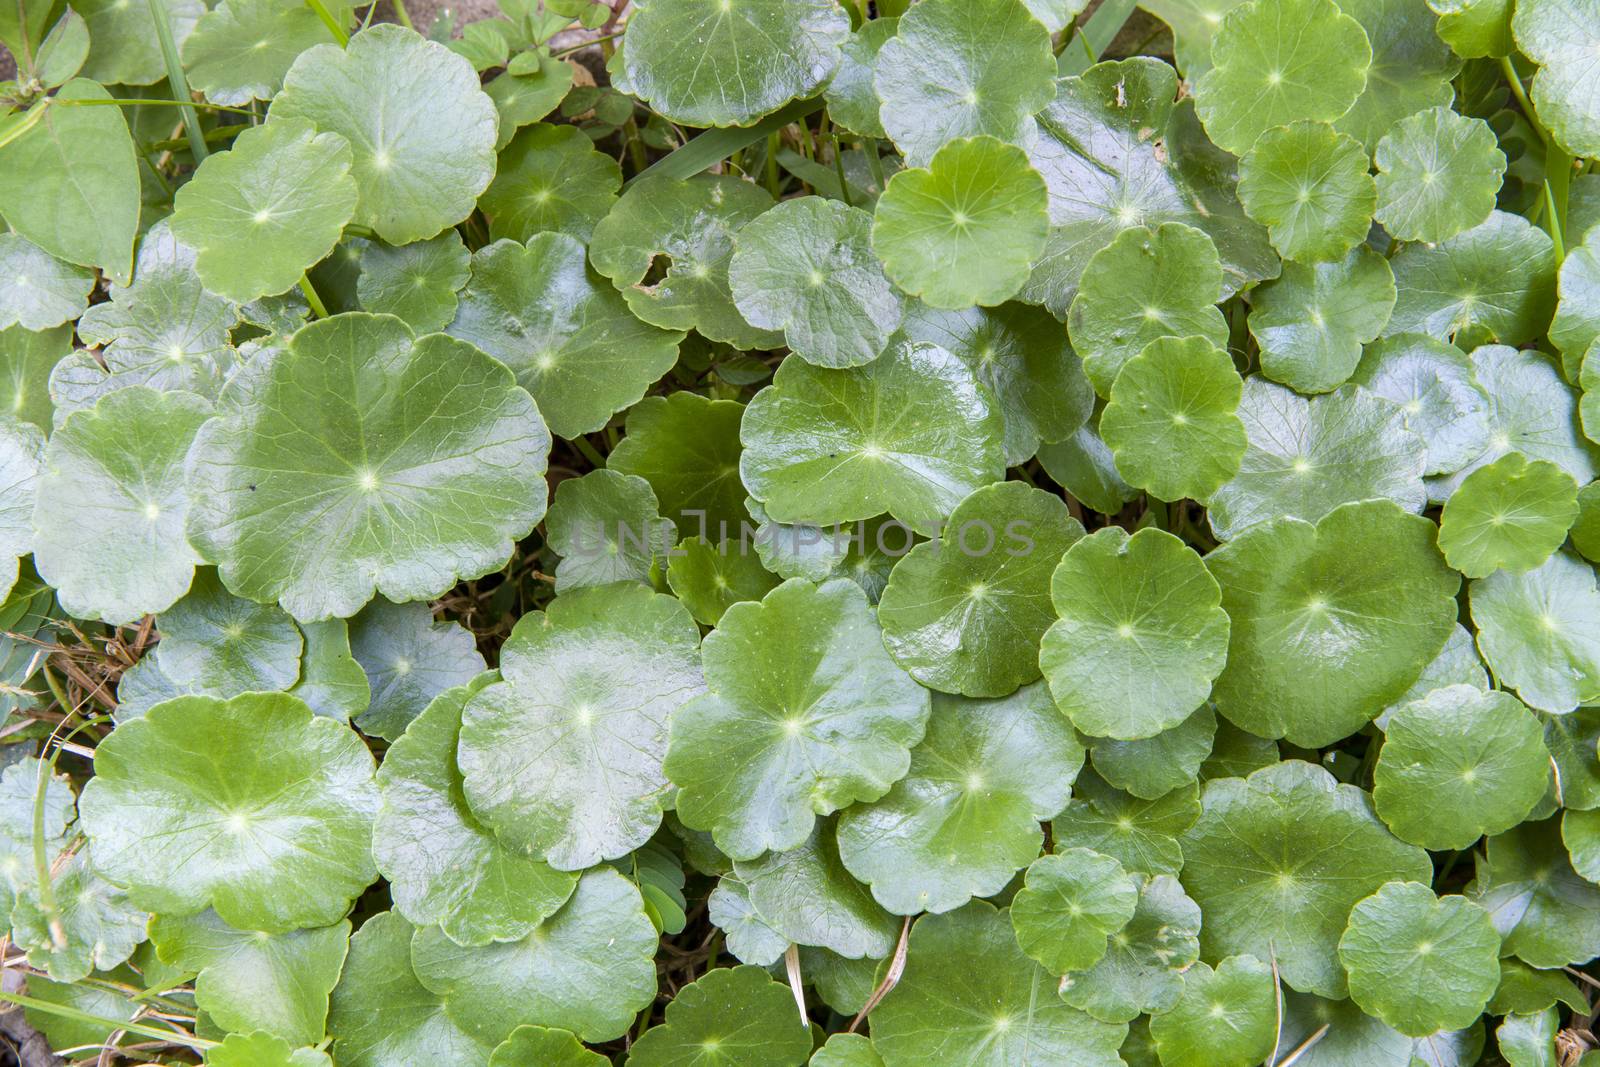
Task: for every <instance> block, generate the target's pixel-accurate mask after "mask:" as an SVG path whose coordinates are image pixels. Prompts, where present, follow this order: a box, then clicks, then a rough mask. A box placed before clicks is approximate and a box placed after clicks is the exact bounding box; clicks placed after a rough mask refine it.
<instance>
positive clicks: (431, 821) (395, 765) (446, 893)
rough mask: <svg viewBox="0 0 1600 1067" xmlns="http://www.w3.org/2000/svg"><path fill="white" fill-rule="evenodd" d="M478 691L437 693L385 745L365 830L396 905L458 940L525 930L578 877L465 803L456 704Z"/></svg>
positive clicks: (560, 900) (483, 940)
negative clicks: (515, 844) (514, 840)
mask: <svg viewBox="0 0 1600 1067" xmlns="http://www.w3.org/2000/svg"><path fill="white" fill-rule="evenodd" d="M485 681H487V676H486V677H485ZM481 689H482V685H480V684H474V685H472V686H459V687H457V688H454V689H450V690H447V691H445V692H444V693H441V694H440V695H439V696H438V697H436V698H435V699H434V701H433V702H432V703H431V704H429V705H428V708H427V710H426V711H424V712H423V713H422V714H421V715H420V716H418V717H417V718H416V719H415V720H414V721H413V722H412V723H411V725H410V726H408V727H407V728H406V732H405V735H404V736H402V737H401V738H399V739H398V740H397V741H396V742H395V743H394V744H393V745H392V746H390V748H389V751H388V753H387V754H386V755H385V756H384V759H383V766H382V767H380V768H379V770H378V793H379V796H380V798H381V804H380V806H379V808H378V816H377V821H376V822H375V823H374V825H373V829H372V856H373V859H374V861H375V862H376V863H377V865H378V870H379V871H381V872H383V874H384V876H385V877H386V878H388V879H389V894H390V896H391V897H392V898H393V900H394V907H395V910H396V911H397V912H399V913H400V914H402V915H404V916H405V917H406V918H407V919H408V920H409V921H410V922H413V923H415V924H416V925H417V926H430V925H432V924H435V923H437V924H439V926H440V927H441V928H442V930H443V931H444V935H445V936H446V937H448V938H450V940H452V941H454V942H456V943H457V944H461V945H484V944H488V943H489V942H490V941H514V940H517V939H519V938H523V937H526V936H527V935H528V934H530V933H532V932H533V929H534V927H536V926H538V925H539V924H540V923H542V922H543V921H544V920H545V919H547V918H549V917H550V916H551V915H553V914H554V913H555V912H556V910H557V909H559V908H560V907H561V905H562V904H564V903H565V902H566V900H567V898H568V897H569V896H570V895H571V894H572V887H573V886H574V885H575V884H576V883H577V878H576V877H575V876H573V875H569V874H562V873H559V872H557V871H554V870H552V869H551V868H550V867H549V866H547V865H546V864H544V863H542V862H540V861H539V860H536V859H532V858H530V857H528V856H526V855H524V854H522V853H519V852H515V851H513V850H512V849H511V848H510V847H508V843H506V842H502V841H501V840H500V839H498V838H496V837H495V836H494V834H493V833H492V832H491V831H490V830H489V829H488V828H487V827H485V826H484V825H483V823H482V822H480V821H479V818H478V816H477V815H476V814H475V813H474V812H473V811H472V809H471V808H469V807H468V806H467V802H466V796H465V794H464V786H463V783H462V779H461V771H460V769H459V768H458V767H457V765H456V745H457V741H458V740H459V735H460V733H461V711H462V708H463V707H465V706H466V704H467V701H468V700H469V699H471V697H472V696H473V695H474V694H476V693H477V692H479V691H480V690H481Z"/></svg>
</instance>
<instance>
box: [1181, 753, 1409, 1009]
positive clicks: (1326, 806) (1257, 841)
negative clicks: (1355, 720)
mask: <svg viewBox="0 0 1600 1067" xmlns="http://www.w3.org/2000/svg"><path fill="white" fill-rule="evenodd" d="M1203 804H1204V810H1203V811H1202V812H1201V815H1200V819H1199V821H1198V822H1196V823H1195V824H1194V826H1192V827H1190V828H1189V830H1188V831H1187V832H1186V833H1185V834H1184V836H1183V857H1184V864H1183V884H1184V887H1185V888H1186V889H1187V890H1188V891H1189V893H1190V894H1191V895H1192V896H1193V897H1194V899H1195V902H1196V903H1197V904H1199V905H1200V909H1201V911H1202V912H1203V914H1204V915H1205V920H1206V921H1205V925H1204V927H1203V928H1202V929H1201V932H1200V940H1201V946H1202V949H1203V950H1204V952H1205V953H1206V955H1208V956H1212V957H1214V958H1215V957H1222V956H1227V955H1229V954H1232V953H1246V952H1247V953H1251V954H1254V953H1255V952H1258V951H1259V952H1261V953H1263V954H1266V955H1267V956H1268V957H1269V958H1272V957H1273V956H1275V957H1276V959H1277V961H1278V966H1279V968H1280V970H1281V972H1282V975H1283V980H1284V981H1285V982H1286V983H1288V985H1289V986H1290V987H1292V988H1294V989H1298V990H1300V991H1301V992H1311V993H1316V994H1317V995H1319V996H1324V997H1335V998H1336V997H1341V996H1343V995H1344V994H1345V992H1346V988H1347V986H1346V977H1345V972H1344V969H1343V968H1342V967H1341V966H1340V965H1339V962H1338V959H1337V957H1336V956H1335V955H1334V949H1335V946H1336V945H1337V943H1338V940H1339V937H1340V936H1341V935H1342V934H1343V933H1344V929H1345V924H1346V920H1347V919H1348V917H1349V914H1350V909H1352V908H1353V907H1355V905H1356V904H1357V903H1358V902H1359V901H1360V900H1362V899H1363V898H1364V897H1366V896H1367V895H1369V894H1370V893H1372V892H1373V891H1375V890H1376V889H1378V888H1379V887H1380V886H1382V885H1383V884H1384V883H1385V882H1390V881H1396V880H1400V881H1414V882H1428V881H1431V880H1432V877H1433V864H1432V862H1431V861H1430V860H1429V859H1428V854H1427V853H1426V852H1424V851H1423V850H1422V849H1420V848H1417V847H1415V846H1414V845H1408V844H1405V843H1404V842H1402V841H1400V840H1399V839H1398V838H1396V837H1394V836H1393V835H1392V834H1390V833H1389V831H1388V829H1386V828H1385V827H1384V825H1383V823H1381V822H1379V821H1378V817H1377V816H1376V815H1374V814H1373V813H1372V806H1371V803H1370V802H1369V801H1368V799H1367V797H1366V794H1364V793H1363V792H1362V791H1361V790H1360V789H1358V788H1356V787H1355V786H1352V785H1343V784H1340V783H1338V782H1336V781H1335V780H1334V778H1333V776H1332V775H1331V774H1329V773H1328V772H1327V771H1325V770H1323V769H1322V768H1320V767H1316V766H1313V765H1312V764H1309V763H1302V762H1300V761H1298V760H1288V761H1285V762H1283V763H1277V764H1273V765H1272V766H1270V767H1264V768H1262V769H1261V770H1259V771H1256V772H1255V773H1253V774H1251V775H1250V776H1249V777H1248V778H1218V779H1216V780H1215V781H1211V782H1208V783H1206V788H1205V794H1204V799H1203Z"/></svg>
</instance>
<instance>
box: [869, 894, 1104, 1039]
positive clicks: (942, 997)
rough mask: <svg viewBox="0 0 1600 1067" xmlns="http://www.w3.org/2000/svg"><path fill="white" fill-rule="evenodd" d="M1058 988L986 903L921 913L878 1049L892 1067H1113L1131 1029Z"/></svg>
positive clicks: (881, 1012) (886, 1002) (875, 1030)
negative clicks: (1095, 1015)
mask: <svg viewBox="0 0 1600 1067" xmlns="http://www.w3.org/2000/svg"><path fill="white" fill-rule="evenodd" d="M1054 982H1055V980H1054V979H1053V978H1051V976H1050V975H1049V974H1047V973H1046V972H1045V970H1044V968H1042V967H1040V966H1039V965H1038V964H1036V963H1034V962H1033V961H1032V960H1030V959H1028V958H1027V957H1026V956H1024V955H1023V954H1022V950H1021V949H1020V948H1019V947H1018V946H1017V940H1016V936H1015V935H1014V934H1013V933H1012V930H1011V923H1010V922H1009V921H1007V918H1006V913H1005V912H1003V911H996V910H995V909H994V907H993V906H992V905H990V904H988V903H987V902H985V901H978V900H975V901H973V902H972V903H970V904H968V905H967V906H966V907H964V908H961V909H959V910H957V911H953V912H949V913H947V914H944V915H924V916H923V917H922V918H921V919H918V920H917V922H916V923H915V925H913V926H912V928H911V939H910V950H909V951H908V953H907V955H906V969H905V974H904V975H903V976H902V977H901V979H900V982H899V983H898V984H897V985H896V986H895V987H894V989H892V990H891V991H890V992H889V995H888V996H886V997H884V998H883V1003H882V1004H880V1005H878V1007H876V1008H875V1009H873V1012H872V1044H873V1046H874V1047H875V1048H876V1049H877V1050H878V1054H879V1055H881V1056H882V1057H883V1062H884V1064H885V1065H886V1067H923V1065H926V1064H930V1063H960V1064H967V1065H970V1067H1015V1065H1016V1064H1019V1063H1026V1062H1028V1061H1030V1060H1033V1061H1036V1062H1039V1063H1050V1064H1059V1065H1060V1067H1117V1065H1118V1064H1120V1063H1121V1062H1122V1060H1121V1058H1120V1057H1119V1056H1118V1055H1117V1049H1118V1048H1119V1047H1120V1046H1121V1045H1122V1040H1123V1038H1124V1037H1125V1036H1126V1035H1127V1032H1128V1028H1127V1027H1126V1026H1118V1025H1114V1024H1111V1023H1103V1022H1098V1021H1096V1020H1095V1019H1092V1018H1090V1017H1089V1016H1087V1015H1085V1014H1083V1013H1082V1012H1080V1011H1077V1010H1076V1009H1074V1008H1070V1007H1068V1006H1067V1005H1065V1004H1063V1003H1061V1001H1060V1000H1059V999H1058V998H1056V997H1055V996H1054V995H1053V993H1052V989H1051V987H1052V986H1053V985H1054ZM930 1020H936V1024H935V1025H930V1024H929V1023H930Z"/></svg>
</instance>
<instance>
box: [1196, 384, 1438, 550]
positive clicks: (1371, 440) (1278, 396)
mask: <svg viewBox="0 0 1600 1067" xmlns="http://www.w3.org/2000/svg"><path fill="white" fill-rule="evenodd" d="M1239 417H1240V418H1241V419H1243V420H1244V428H1245V434H1246V436H1247V437H1248V439H1249V445H1248V447H1247V448H1246V449H1245V454H1244V460H1243V463H1242V464H1241V466H1240V470H1239V473H1238V475H1237V476H1236V477H1235V478H1234V479H1233V480H1232V481H1231V482H1228V483H1227V484H1226V485H1224V486H1222V487H1221V488H1220V489H1218V490H1217V491H1216V492H1214V493H1212V494H1211V500H1210V505H1211V507H1210V511H1209V514H1208V517H1209V519H1210V520H1211V529H1212V532H1213V533H1215V534H1216V535H1217V537H1218V538H1220V539H1222V540H1229V539H1231V538H1234V537H1237V536H1239V535H1240V534H1241V533H1244V532H1246V531H1248V530H1249V529H1250V528H1251V527H1253V526H1255V525H1257V524H1259V523H1262V522H1266V521H1270V520H1273V519H1277V518H1280V517H1289V516H1292V517H1294V518H1297V519H1304V520H1305V521H1306V522H1316V521H1317V520H1319V519H1321V518H1322V517H1323V516H1324V515H1326V514H1328V513H1329V512H1330V511H1332V510H1333V509H1334V508H1336V507H1338V506H1339V505H1341V504H1345V503H1350V502H1352V501H1358V500H1371V499H1375V498H1387V499H1388V500H1391V501H1393V502H1394V503H1395V504H1396V505H1397V506H1399V507H1400V508H1402V509H1404V510H1406V511H1412V512H1418V511H1421V510H1422V508H1423V506H1424V505H1425V504H1426V503H1427V500H1428V493H1427V489H1426V487H1425V486H1424V485H1423V482H1422V472H1423V470H1424V468H1425V467H1426V465H1427V444H1426V442H1424V441H1423V440H1422V438H1421V437H1419V436H1418V435H1417V434H1415V433H1413V432H1412V431H1411V430H1409V429H1407V428H1406V425H1405V412H1404V411H1403V410H1402V409H1401V407H1400V406H1399V405H1398V404H1395V403H1393V402H1392V401H1389V400H1386V399H1384V398H1382V397H1379V396H1375V395H1374V394H1372V393H1369V392H1367V391H1366V390H1365V389H1361V388H1359V387H1357V386H1352V385H1347V386H1345V387H1343V388H1342V389H1340V390H1338V391H1337V392H1334V393H1329V394H1327V395H1325V396H1317V397H1312V398H1310V399H1309V400H1308V399H1307V398H1305V397H1303V396H1300V395H1299V394H1297V393H1294V392H1291V391H1290V390H1288V389H1285V388H1284V387H1283V386H1281V385H1276V384H1274V383H1272V382H1268V381H1266V380H1265V379H1263V378H1260V377H1256V376H1252V377H1251V378H1250V379H1249V380H1248V381H1246V382H1245V383H1244V394H1243V396H1242V397H1241V398H1240V401H1239Z"/></svg>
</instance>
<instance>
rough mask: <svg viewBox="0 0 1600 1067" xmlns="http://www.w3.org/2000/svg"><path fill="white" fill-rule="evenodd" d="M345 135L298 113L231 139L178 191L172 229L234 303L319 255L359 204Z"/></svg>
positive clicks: (290, 282) (209, 283)
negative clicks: (319, 127) (230, 143)
mask: <svg viewBox="0 0 1600 1067" xmlns="http://www.w3.org/2000/svg"><path fill="white" fill-rule="evenodd" d="M350 162H351V153H350V142H348V141H346V140H345V139H344V138H343V137H341V136H340V135H338V134H336V133H318V132H317V131H316V130H315V129H314V128H313V127H312V125H311V123H309V122H307V121H305V120H304V119H278V120H277V121H276V122H271V123H268V124H266V125H264V126H256V127H252V128H250V129H248V130H246V131H245V132H244V133H241V134H240V135H239V136H238V137H236V138H234V141H233V146H232V147H231V148H230V149H229V150H228V151H226V152H218V153H216V154H215V155H212V156H210V157H209V158H207V159H206V161H205V162H204V163H202V164H200V166H199V168H198V169H197V170H196V171H195V174H194V177H193V178H192V179H191V180H190V181H188V182H186V183H185V184H184V186H183V188H181V189H179V190H178V195H177V198H176V200H175V201H174V210H173V213H172V221H171V226H172V234H173V236H174V237H176V238H177V239H178V240H180V241H182V242H183V243H185V244H187V245H190V246H191V247H193V248H194V250H195V272H196V273H197V274H199V276H200V281H201V283H202V284H204V285H205V287H206V288H207V289H209V290H210V291H212V292H214V293H217V294H219V295H221V296H225V297H227V298H228V299H230V300H235V301H237V302H239V303H241V304H242V303H247V302H249V301H251V300H254V299H256V298H257V297H260V296H268V295H273V294H277V293H282V292H283V291H285V290H286V289H291V288H293V287H294V285H295V283H296V282H297V281H299V280H300V277H301V276H302V275H303V274H304V273H305V271H306V269H307V268H309V267H310V266H311V265H312V264H314V263H317V262H318V261H320V260H322V259H325V258H326V257H327V255H328V253H330V252H332V251H333V247H334V245H336V244H338V243H339V238H340V236H341V235H342V234H343V232H344V227H345V224H346V223H347V222H349V221H350V218H351V216H352V215H353V214H354V213H355V209H356V182H355V179H354V178H352V177H351V176H350Z"/></svg>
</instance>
